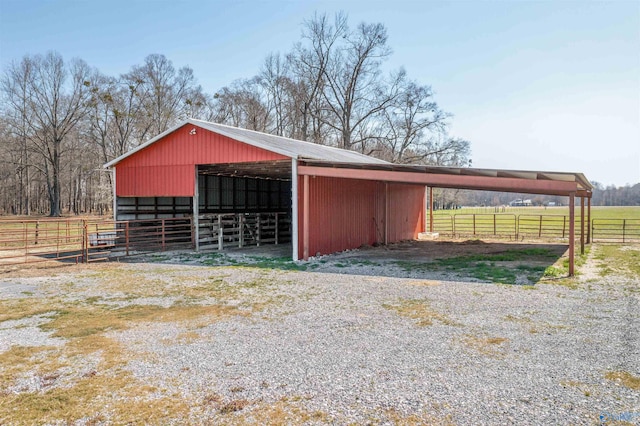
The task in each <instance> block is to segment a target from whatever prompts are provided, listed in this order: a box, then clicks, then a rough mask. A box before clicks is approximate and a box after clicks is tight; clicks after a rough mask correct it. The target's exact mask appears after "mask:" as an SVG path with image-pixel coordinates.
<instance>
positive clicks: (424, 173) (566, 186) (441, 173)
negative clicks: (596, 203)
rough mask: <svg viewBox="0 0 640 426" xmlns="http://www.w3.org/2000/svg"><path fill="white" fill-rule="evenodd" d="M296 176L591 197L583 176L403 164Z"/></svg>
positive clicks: (307, 165) (317, 166) (309, 167)
mask: <svg viewBox="0 0 640 426" xmlns="http://www.w3.org/2000/svg"><path fill="white" fill-rule="evenodd" d="M298 174H299V175H309V176H324V177H339V178H350V179H367V180H377V181H384V182H398V183H412V184H422V185H426V186H431V187H437V188H456V189H472V190H485V191H500V192H516V193H527V194H544V195H560V196H569V195H571V194H574V195H576V196H578V197H587V198H590V197H591V191H592V189H593V186H592V185H591V183H590V182H589V181H588V180H587V178H586V177H585V176H584V175H583V174H582V173H567V172H547V171H527V170H500V169H478V168H466V167H437V166H420V165H406V164H355V163H353V164H346V163H340V164H337V163H330V162H325V161H305V162H304V163H302V164H301V165H300V166H298Z"/></svg>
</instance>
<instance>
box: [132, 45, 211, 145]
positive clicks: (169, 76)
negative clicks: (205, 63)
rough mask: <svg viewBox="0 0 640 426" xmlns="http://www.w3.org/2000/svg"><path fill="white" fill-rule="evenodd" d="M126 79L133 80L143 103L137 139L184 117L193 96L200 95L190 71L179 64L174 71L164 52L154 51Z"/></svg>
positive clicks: (153, 134)
mask: <svg viewBox="0 0 640 426" xmlns="http://www.w3.org/2000/svg"><path fill="white" fill-rule="evenodd" d="M124 79H125V80H126V81H129V82H131V83H133V85H134V87H135V91H136V95H137V96H139V97H140V101H141V102H142V107H143V108H142V109H143V113H142V114H140V116H139V122H138V126H137V127H138V135H137V139H138V140H140V141H143V140H145V139H147V136H148V135H152V136H155V135H157V134H160V133H162V132H164V131H165V130H167V129H168V128H170V127H171V126H172V125H174V124H176V123H177V122H178V121H180V120H183V119H185V118H188V117H187V114H188V113H189V112H190V111H191V108H190V104H191V105H192V104H193V102H194V99H196V98H199V97H200V96H201V95H202V88H201V87H200V86H198V85H197V83H196V78H195V77H194V75H193V70H192V69H191V68H189V67H182V68H180V69H178V70H176V69H175V68H174V66H173V63H172V62H171V61H170V60H169V59H167V58H166V57H165V56H164V55H159V54H153V55H149V56H147V57H146V58H145V60H144V64H142V65H140V66H134V67H133V69H132V70H131V72H130V73H129V74H127V75H126V76H124Z"/></svg>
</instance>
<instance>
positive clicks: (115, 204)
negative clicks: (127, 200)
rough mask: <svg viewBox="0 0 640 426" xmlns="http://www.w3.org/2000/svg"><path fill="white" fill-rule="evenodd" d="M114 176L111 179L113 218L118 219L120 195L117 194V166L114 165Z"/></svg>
mask: <svg viewBox="0 0 640 426" xmlns="http://www.w3.org/2000/svg"><path fill="white" fill-rule="evenodd" d="M111 170H112V171H113V178H112V179H111V185H112V186H113V220H114V221H118V195H117V194H116V168H115V167H112V168H111Z"/></svg>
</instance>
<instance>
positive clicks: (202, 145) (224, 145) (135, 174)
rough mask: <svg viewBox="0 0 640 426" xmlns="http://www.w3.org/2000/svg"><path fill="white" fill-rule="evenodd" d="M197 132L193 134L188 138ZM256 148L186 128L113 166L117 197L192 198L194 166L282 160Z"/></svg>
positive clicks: (200, 129) (280, 156)
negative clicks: (114, 167)
mask: <svg viewBox="0 0 640 426" xmlns="http://www.w3.org/2000/svg"><path fill="white" fill-rule="evenodd" d="M194 127H195V128H196V134H195V135H190V134H189V132H190V131H191V129H193V128H194ZM287 158H288V157H285V156H283V155H280V154H276V153H274V152H270V151H266V150H264V149H260V148H256V147H253V146H251V145H247V144H244V143H242V142H238V141H235V140H233V139H230V138H227V137H226V136H222V135H218V134H216V133H213V132H210V131H208V130H205V129H202V128H200V127H197V126H193V125H191V124H187V125H185V126H183V127H181V128H179V129H178V130H176V131H175V132H173V133H171V134H169V135H167V136H165V137H164V138H162V139H161V140H159V141H156V142H155V143H153V144H151V145H150V146H149V147H147V148H145V149H143V150H141V151H139V152H137V153H135V154H133V155H131V156H130V157H128V158H125V159H124V160H122V161H121V162H120V163H118V164H117V165H116V169H117V171H116V194H117V195H118V196H119V197H162V196H172V197H178V196H180V197H192V196H193V188H194V179H195V169H194V166H195V165H196V164H216V163H244V162H252V161H269V160H285V159H287Z"/></svg>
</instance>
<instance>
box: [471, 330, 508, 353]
mask: <svg viewBox="0 0 640 426" xmlns="http://www.w3.org/2000/svg"><path fill="white" fill-rule="evenodd" d="M462 342H463V343H464V344H465V345H466V346H467V347H469V348H471V349H473V350H474V351H475V352H479V353H481V354H483V355H487V356H491V357H502V356H504V351H505V350H506V346H507V343H508V342H509V339H507V338H505V337H480V336H474V335H471V334H467V335H465V336H464V337H463V338H462Z"/></svg>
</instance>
